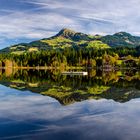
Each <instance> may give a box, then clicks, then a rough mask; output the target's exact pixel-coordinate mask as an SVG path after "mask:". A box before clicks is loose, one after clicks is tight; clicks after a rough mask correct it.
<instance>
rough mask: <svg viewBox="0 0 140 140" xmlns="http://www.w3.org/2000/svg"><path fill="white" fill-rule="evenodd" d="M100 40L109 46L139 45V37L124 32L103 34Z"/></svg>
mask: <svg viewBox="0 0 140 140" xmlns="http://www.w3.org/2000/svg"><path fill="white" fill-rule="evenodd" d="M100 40H101V41H102V42H103V43H106V44H108V45H109V46H111V47H136V46H138V45H140V37H137V36H132V35H131V34H129V33H126V32H119V33H115V34H114V35H107V36H103V37H101V39H100Z"/></svg>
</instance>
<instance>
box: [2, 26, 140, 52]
mask: <svg viewBox="0 0 140 140" xmlns="http://www.w3.org/2000/svg"><path fill="white" fill-rule="evenodd" d="M139 45H140V37H137V36H132V35H131V34H129V33H126V32H119V33H115V34H114V35H106V36H100V35H95V36H93V35H88V34H84V33H80V32H75V31H73V30H70V29H67V28H64V29H62V30H61V31H60V32H59V33H57V34H56V35H54V36H52V37H50V38H44V39H41V40H37V41H33V42H31V43H21V44H17V45H13V46H10V47H7V48H4V49H2V50H1V51H0V52H1V53H15V54H22V53H24V52H33V51H40V50H51V49H64V48H67V47H73V48H76V47H78V48H79V47H80V48H94V49H108V48H111V47H136V46H139Z"/></svg>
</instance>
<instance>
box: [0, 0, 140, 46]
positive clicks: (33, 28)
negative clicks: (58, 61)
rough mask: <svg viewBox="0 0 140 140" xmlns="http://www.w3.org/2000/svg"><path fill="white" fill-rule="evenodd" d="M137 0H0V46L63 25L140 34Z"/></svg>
mask: <svg viewBox="0 0 140 140" xmlns="http://www.w3.org/2000/svg"><path fill="white" fill-rule="evenodd" d="M139 4H140V0H0V48H4V47H7V46H9V45H12V44H16V43H21V42H30V41H32V40H36V39H40V38H46V37H49V36H52V35H54V34H56V33H57V32H58V31H59V30H61V29H62V28H70V29H73V30H75V31H80V32H84V33H88V34H113V33H115V32H119V31H126V32H129V33H131V34H134V35H140V26H139V23H140V10H139V7H140V6H139Z"/></svg>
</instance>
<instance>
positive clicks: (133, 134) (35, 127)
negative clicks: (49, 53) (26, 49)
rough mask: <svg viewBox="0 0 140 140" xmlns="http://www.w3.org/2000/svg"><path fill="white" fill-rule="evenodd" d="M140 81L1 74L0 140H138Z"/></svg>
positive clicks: (113, 75) (97, 74)
mask: <svg viewBox="0 0 140 140" xmlns="http://www.w3.org/2000/svg"><path fill="white" fill-rule="evenodd" d="M139 78H140V74H139V72H137V71H114V72H109V73H108V72H105V71H95V70H92V71H91V70H90V71H89V75H88V76H76V75H74V76H66V75H61V72H59V71H51V70H49V71H45V70H42V71H38V70H14V71H11V70H10V71H9V70H8V69H6V70H1V74H0V84H1V85H0V140H46V139H47V140H98V139H99V140H132V139H133V140H139V138H140V133H139V132H140V127H139V126H140V121H139V116H140V109H139V106H140V99H139V98H138V97H140V90H139V89H140V88H139ZM3 85H4V86H3ZM35 93H40V94H35ZM42 95H48V96H42ZM49 96H50V97H49ZM52 97H53V98H52ZM134 98H137V99H134ZM56 99H57V100H56ZM87 99H93V100H87ZM109 99H113V100H114V101H113V100H109ZM131 99H133V100H131ZM129 100H131V101H129ZM80 101H82V102H80ZM74 102H75V103H74ZM122 102H123V103H122ZM73 103H74V104H73ZM68 104H69V105H68ZM64 105H65V106H64ZM66 105H67V106H66Z"/></svg>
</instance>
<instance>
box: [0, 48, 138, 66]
mask: <svg viewBox="0 0 140 140" xmlns="http://www.w3.org/2000/svg"><path fill="white" fill-rule="evenodd" d="M139 56H140V47H136V48H129V47H125V48H124V47H119V48H110V49H93V48H80V47H79V48H78V47H75V48H65V49H52V50H46V51H43V50H42V51H37V52H26V53H23V54H21V55H16V54H0V60H1V61H4V60H6V59H8V60H11V61H14V62H15V63H16V64H17V65H18V66H23V67H27V66H29V67H36V66H51V67H65V66H81V67H96V66H102V65H104V64H107V65H113V66H116V65H122V62H123V60H122V58H123V57H125V59H124V60H127V59H133V60H134V61H136V64H137V65H139ZM120 60H122V62H121V61H120Z"/></svg>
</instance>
